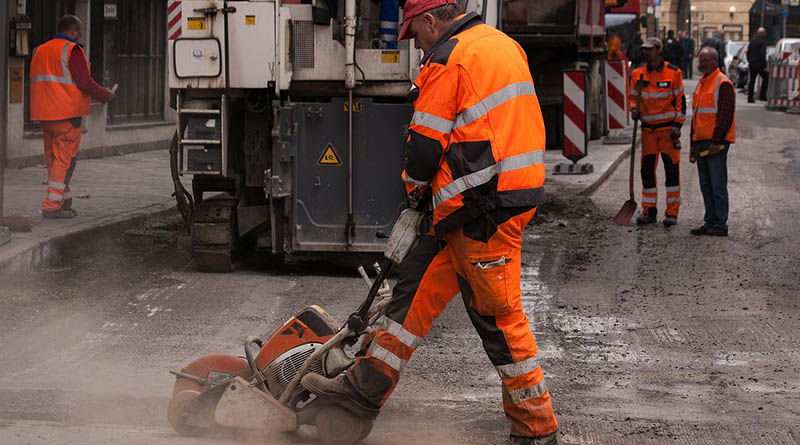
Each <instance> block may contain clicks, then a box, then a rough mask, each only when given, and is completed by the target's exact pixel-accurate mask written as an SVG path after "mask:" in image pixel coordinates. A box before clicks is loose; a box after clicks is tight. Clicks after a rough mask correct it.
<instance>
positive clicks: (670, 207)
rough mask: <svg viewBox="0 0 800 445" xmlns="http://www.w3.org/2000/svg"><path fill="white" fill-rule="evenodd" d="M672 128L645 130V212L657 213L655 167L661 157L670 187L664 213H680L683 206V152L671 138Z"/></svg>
mask: <svg viewBox="0 0 800 445" xmlns="http://www.w3.org/2000/svg"><path fill="white" fill-rule="evenodd" d="M670 130H671V127H665V128H658V129H655V130H652V129H649V128H643V129H642V211H643V212H644V213H650V214H653V215H655V214H657V213H658V210H657V207H656V206H657V204H658V186H657V185H656V170H657V169H658V157H659V155H660V156H661V159H662V160H663V161H664V176H665V177H666V179H665V185H666V188H667V210H666V212H664V213H665V215H668V216H678V209H680V206H681V176H680V162H681V151H680V150H678V149H676V148H675V142H674V141H673V140H672V138H670V136H669V133H670Z"/></svg>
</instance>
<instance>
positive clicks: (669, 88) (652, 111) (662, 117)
mask: <svg viewBox="0 0 800 445" xmlns="http://www.w3.org/2000/svg"><path fill="white" fill-rule="evenodd" d="M661 63H662V64H661V65H660V66H659V67H658V69H655V70H649V69H648V68H647V64H644V65H642V66H640V67H639V68H636V69H635V70H633V74H632V75H631V81H630V90H629V91H628V101H629V103H630V105H631V108H635V107H636V95H637V94H638V93H637V86H636V82H638V81H639V80H641V81H642V105H641V109H640V110H639V112H640V115H641V121H642V128H647V129H656V128H663V127H678V128H680V127H682V126H683V123H684V121H685V120H686V96H685V95H684V92H683V76H682V75H681V70H680V68H678V67H677V66H675V65H673V64H671V63H667V62H663V61H662V62H661Z"/></svg>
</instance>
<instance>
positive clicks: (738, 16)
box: [641, 0, 753, 42]
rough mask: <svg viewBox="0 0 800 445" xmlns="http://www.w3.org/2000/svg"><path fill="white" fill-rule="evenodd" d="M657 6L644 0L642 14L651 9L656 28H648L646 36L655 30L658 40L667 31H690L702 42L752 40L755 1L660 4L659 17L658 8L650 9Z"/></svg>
mask: <svg viewBox="0 0 800 445" xmlns="http://www.w3.org/2000/svg"><path fill="white" fill-rule="evenodd" d="M655 3H657V2H655V1H653V0H641V5H642V11H648V12H649V11H650V10H648V8H651V10H652V11H653V14H654V15H655V16H656V17H654V19H655V21H656V25H655V26H653V27H652V28H651V27H648V30H647V35H653V34H654V33H655V32H656V30H657V31H658V36H659V37H664V36H666V34H667V31H668V30H670V29H672V30H675V31H676V32H677V31H689V30H691V34H692V37H694V39H695V40H696V41H698V42H702V41H703V40H705V39H707V38H708V37H711V36H713V35H714V33H717V32H719V33H722V35H723V37H724V39H725V40H726V41H727V40H749V38H750V36H749V23H750V15H749V11H750V7H751V6H752V5H753V2H752V0H744V1H742V0H661V7H660V12H661V14H660V17H658V8H657V7H656V6H651V4H655Z"/></svg>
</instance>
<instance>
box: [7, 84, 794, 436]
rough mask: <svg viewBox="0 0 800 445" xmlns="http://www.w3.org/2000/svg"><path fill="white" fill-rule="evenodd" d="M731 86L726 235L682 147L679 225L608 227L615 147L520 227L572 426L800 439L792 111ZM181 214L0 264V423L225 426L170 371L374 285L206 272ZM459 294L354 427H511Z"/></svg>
mask: <svg viewBox="0 0 800 445" xmlns="http://www.w3.org/2000/svg"><path fill="white" fill-rule="evenodd" d="M741 97H742V96H740V98H741ZM742 102H743V101H740V102H739V104H740V105H739V109H738V110H737V124H738V134H737V139H738V142H737V143H736V144H735V145H734V146H733V148H732V150H731V153H730V155H729V181H730V183H729V190H730V194H731V217H730V227H731V229H730V236H729V237H728V238H721V237H693V236H691V235H689V233H688V232H689V229H690V228H692V227H695V226H697V225H699V224H700V223H701V221H702V212H703V205H702V198H701V197H700V191H699V186H698V183H697V177H696V172H695V171H694V166H693V165H691V164H689V163H688V162H686V160H684V162H682V166H681V168H682V172H681V175H682V176H681V177H682V207H681V214H680V217H679V224H678V225H677V226H675V227H672V228H669V229H665V228H663V227H662V226H661V225H660V224H659V225H652V226H646V227H636V226H633V225H631V226H627V227H621V226H617V225H614V223H613V222H612V217H613V216H614V214H615V213H616V212H617V210H619V208H620V206H621V205H622V203H623V202H624V201H625V200H626V199H627V193H628V192H627V190H628V189H627V181H628V178H627V176H628V170H627V164H626V163H624V164H623V167H621V168H619V169H617V171H616V172H614V174H613V175H612V176H611V177H610V178H609V179H608V181H607V182H606V183H605V184H604V185H602V186H601V187H600V188H599V189H598V190H597V191H596V192H595V193H594V194H593V195H592V196H591V197H585V196H580V195H577V194H571V193H560V194H555V193H553V192H552V191H550V192H549V193H548V195H549V197H550V201H549V202H548V204H546V205H545V206H543V207H542V208H541V209H540V212H539V213H538V215H537V217H536V219H535V221H534V223H533V224H532V225H531V226H530V227H529V228H528V231H527V232H526V235H525V237H526V238H525V247H524V258H523V288H522V291H523V293H522V299H523V305H524V306H525V308H526V311H527V312H528V315H529V317H530V318H531V321H532V326H533V330H534V333H535V335H536V337H537V341H538V344H539V349H540V352H539V356H540V359H541V360H540V362H541V363H542V366H543V369H544V373H545V378H546V381H547V384H548V386H549V388H550V390H551V393H552V396H553V400H554V407H555V409H556V412H557V415H558V418H559V421H560V423H561V428H560V433H561V439H562V441H563V442H564V443H575V444H729V443H759V444H761V443H763V444H797V443H800V278H798V272H797V271H798V270H800V226H798V225H797V224H796V221H798V220H799V219H800V199H798V198H799V197H800V196H799V195H800V162H799V161H800V142H798V141H797V122H798V121H797V118H796V116H791V115H787V114H784V113H767V112H765V111H764V110H763V108H760V107H755V106H748V105H746V104H742ZM684 133H686V134H688V131H685V132H684ZM683 142H684V143H683V146H684V147H688V145H689V144H688V136H687V135H685V136H684V141H683ZM684 157H686V156H684ZM659 178H660V181H661V180H662V179H663V170H660V171H659ZM636 187H637V191H638V190H640V187H641V185H640V184H639V183H638V174H637V185H636ZM637 193H638V192H637ZM661 195H662V196H661V200H662V201H661V203H660V209H661V210H662V211H663V208H664V205H663V185H662V189H661ZM638 200H640V198H638V195H637V201H638ZM179 232H180V222H179V219H178V218H177V217H168V218H163V219H159V220H152V221H150V222H148V224H147V225H146V226H145V227H142V228H140V229H136V230H131V231H128V232H126V233H122V234H119V235H118V236H116V237H111V238H104V239H98V240H96V241H95V242H93V243H89V244H85V245H81V246H75V250H74V252H73V253H72V255H70V256H69V257H67V258H64V259H63V260H62V261H61V262H59V263H58V264H53V265H51V266H50V267H48V268H46V269H42V270H38V271H34V272H31V273H26V274H14V275H5V276H0V281H2V291H1V292H0V295H1V297H0V363H2V366H0V442H2V443H42V444H43V443H82V444H83V443H109V442H112V441H113V442H114V443H175V444H179V443H209V444H212V443H238V442H240V441H241V440H242V439H240V438H235V437H225V436H221V437H211V438H201V439H197V438H182V437H179V436H177V435H176V434H175V433H174V432H173V431H172V430H171V428H170V427H169V425H168V424H167V421H166V415H165V412H166V406H167V403H168V400H169V395H170V392H171V387H172V384H173V381H174V378H173V377H172V376H171V375H169V374H168V373H167V370H168V369H170V368H173V367H180V366H183V365H185V364H186V363H188V362H189V361H190V360H191V359H192V358H194V357H197V356H199V355H202V354H206V353H211V352H221V353H231V354H241V349H242V344H243V342H244V339H245V338H246V337H247V336H248V335H259V336H262V337H264V336H266V335H268V334H269V333H270V332H271V330H272V329H275V328H277V327H278V326H279V325H280V324H281V322H282V321H283V320H285V319H287V318H289V317H290V316H291V315H292V314H294V313H295V312H297V311H298V310H300V309H301V308H303V307H305V306H306V305H309V304H320V305H321V306H323V307H324V308H325V309H326V310H328V311H329V312H330V313H332V314H333V315H334V316H335V317H336V318H337V319H339V320H343V319H344V318H345V317H346V316H347V315H348V314H349V313H350V312H352V311H353V310H354V309H355V308H356V306H357V305H358V304H359V302H360V300H361V299H362V298H363V297H364V296H365V294H366V290H365V287H364V284H363V282H362V281H361V278H359V277H358V275H357V274H356V273H355V270H354V269H353V268H352V264H351V263H352V261H348V262H335V261H332V260H331V259H330V258H328V259H325V260H314V259H301V260H298V261H293V262H291V263H289V264H278V263H274V262H270V261H264V260H254V261H251V262H249V263H247V264H245V265H244V267H242V268H241V269H240V270H238V271H237V272H235V273H233V274H226V275H214V274H204V273H199V272H196V271H195V269H194V266H193V264H192V262H191V258H190V257H189V255H188V254H186V253H184V252H182V251H180V250H178V249H177V248H176V238H177V236H178V234H179ZM461 304H462V303H461V301H460V300H454V301H453V303H452V304H451V305H450V306H449V307H448V309H447V310H446V311H445V313H444V314H443V315H442V317H441V318H440V319H439V320H437V323H436V325H435V326H434V328H433V330H432V331H431V333H430V334H429V336H428V338H427V340H426V342H425V343H424V344H423V345H422V346H421V347H420V349H419V350H418V351H417V353H416V354H415V356H414V357H413V358H412V360H411V361H410V362H409V364H408V366H407V367H406V369H405V371H404V374H403V378H402V379H401V382H400V384H399V386H398V388H397V390H396V391H395V393H394V395H393V396H392V398H391V399H390V401H389V403H388V404H387V406H386V407H385V408H384V410H383V412H382V413H381V416H380V417H379V418H378V421H377V422H376V424H375V429H374V430H373V433H372V434H371V435H370V436H369V438H367V440H366V441H365V443H367V444H409V443H413V444H427V443H446V444H451V443H452V444H456V443H458V444H485V443H500V442H502V441H503V440H504V439H505V437H506V435H507V433H508V427H507V425H506V422H505V419H504V416H503V413H502V407H501V401H500V380H499V378H498V377H497V374H496V373H495V371H494V369H493V368H492V367H491V365H490V363H489V361H488V359H486V357H485V355H484V353H483V350H482V347H481V344H480V340H479V338H478V337H477V335H476V334H475V333H474V331H473V329H472V327H471V325H470V324H469V322H468V320H467V318H466V315H465V314H464V311H463V308H462V307H461ZM253 440H254V439H253V438H249V439H248V441H253ZM257 441H258V442H262V443H316V437H315V433H314V431H313V429H310V428H304V429H303V430H301V431H300V432H299V433H298V434H292V435H287V434H270V435H267V436H264V437H260V438H258V440H257Z"/></svg>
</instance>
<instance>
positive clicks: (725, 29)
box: [722, 25, 744, 42]
mask: <svg viewBox="0 0 800 445" xmlns="http://www.w3.org/2000/svg"><path fill="white" fill-rule="evenodd" d="M722 37H723V38H724V39H725V41H726V42H728V41H731V40H743V39H744V27H743V26H742V25H722Z"/></svg>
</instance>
